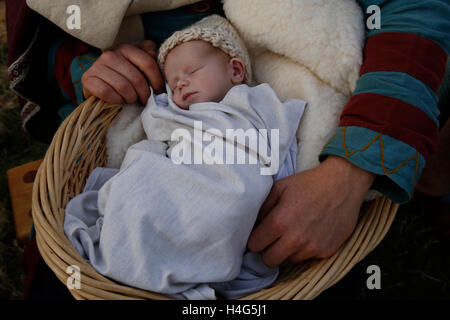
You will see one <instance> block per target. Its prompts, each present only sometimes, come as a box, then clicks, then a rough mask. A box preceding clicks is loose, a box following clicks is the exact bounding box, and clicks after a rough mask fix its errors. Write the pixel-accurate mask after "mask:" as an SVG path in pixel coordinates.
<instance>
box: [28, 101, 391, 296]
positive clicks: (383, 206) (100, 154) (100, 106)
mask: <svg viewBox="0 0 450 320" xmlns="http://www.w3.org/2000/svg"><path fill="white" fill-rule="evenodd" d="M120 109H121V106H119V105H110V104H107V103H105V102H103V101H100V100H98V99H96V98H93V97H91V98H89V99H87V100H86V101H85V102H84V103H82V104H81V105H80V106H79V107H78V108H77V109H76V110H74V111H73V112H72V113H71V115H70V116H69V117H68V118H67V119H66V120H65V121H64V122H63V123H62V125H61V126H60V128H59V129H58V131H57V132H56V134H55V136H54V138H53V141H52V143H51V145H50V147H49V149H48V151H47V154H46V156H45V158H44V161H43V163H42V164H41V167H40V168H39V171H38V173H37V176H36V180H35V183H34V188H33V203H32V204H33V209H32V212H33V220H34V224H35V229H36V238H37V244H38V248H39V251H40V253H41V255H42V257H43V258H44V260H45V262H46V263H47V265H48V266H49V267H50V268H51V269H52V270H53V272H54V273H55V274H56V276H57V277H58V278H59V279H60V280H61V281H62V282H63V283H64V284H66V283H67V280H68V277H69V276H70V274H69V273H67V272H66V271H67V268H68V267H69V266H71V265H76V266H78V267H79V268H80V270H81V277H80V281H81V288H80V289H73V290H70V292H71V293H72V295H73V296H74V297H75V298H77V299H167V298H166V297H164V296H162V295H159V294H154V293H151V292H146V291H143V290H138V289H135V288H131V287H127V286H124V285H120V284H118V283H116V282H113V281H111V280H109V279H107V278H105V277H103V276H102V275H100V274H99V273H98V272H97V271H96V270H95V269H94V268H92V267H91V266H90V265H89V264H88V263H87V262H85V261H84V260H83V259H82V258H81V256H80V255H79V254H78V252H77V251H76V250H75V248H74V247H73V246H72V244H71V243H70V242H69V240H68V239H67V238H66V236H65V234H64V230H63V222H64V208H65V206H66V204H67V202H68V201H69V199H71V198H72V197H74V196H75V195H77V194H78V193H80V192H81V191H82V189H83V186H84V184H85V182H86V180H87V177H88V176H89V173H90V172H91V171H92V170H93V169H94V168H95V167H97V166H104V165H105V163H106V152H105V151H106V150H105V143H104V142H105V135H106V133H107V130H108V127H109V126H110V125H111V123H112V122H113V120H114V118H115V117H116V116H117V114H118V113H119V111H120ZM397 209H398V205H397V204H394V203H392V202H391V201H390V200H388V199H387V198H385V197H382V198H379V199H377V200H375V201H373V202H371V203H369V204H367V205H366V206H364V207H363V210H362V211H361V214H360V219H359V221H358V224H357V226H356V228H355V230H354V232H353V234H352V235H351V237H350V238H349V239H348V240H347V241H346V242H345V243H344V245H343V246H342V247H341V248H340V249H339V251H338V252H337V253H336V254H334V255H333V256H332V257H330V258H328V259H322V260H313V261H309V262H306V263H303V264H292V265H283V266H282V267H281V269H280V277H279V279H278V280H277V281H276V282H275V283H274V284H273V285H272V286H271V287H270V288H266V289H264V290H261V291H259V292H256V293H254V294H251V295H249V296H247V297H245V298H243V299H313V298H315V297H317V296H318V295H319V294H320V293H321V292H323V291H324V290H326V289H327V288H329V287H331V286H332V285H334V284H335V283H336V282H338V281H339V280H340V279H341V278H342V277H343V276H345V275H346V274H347V273H348V272H349V271H350V269H351V268H352V267H353V266H354V265H355V264H356V263H357V262H359V261H361V260H362V259H363V258H364V257H365V256H366V255H367V254H369V253H370V252H371V251H372V250H373V249H374V248H375V247H376V246H377V245H378V244H379V243H380V241H381V240H382V239H383V238H384V236H385V234H386V232H387V231H388V230H389V227H390V226H391V223H392V221H393V219H394V217H395V214H396V212H397Z"/></svg>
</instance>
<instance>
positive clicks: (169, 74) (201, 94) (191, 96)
mask: <svg viewBox="0 0 450 320" xmlns="http://www.w3.org/2000/svg"><path fill="white" fill-rule="evenodd" d="M231 60H232V59H230V57H229V56H227V55H226V54H225V53H224V52H222V51H220V50H218V49H216V48H214V47H213V46H212V45H210V44H209V43H207V42H205V41H201V40H196V41H189V42H185V43H182V44H180V45H178V46H177V47H175V48H174V49H172V50H171V51H170V52H169V54H168V55H167V58H166V62H165V65H164V73H165V76H166V80H167V82H168V84H169V87H170V89H171V90H172V98H173V101H174V102H175V103H176V104H177V105H178V106H179V107H180V108H182V109H189V106H190V105H191V104H193V103H198V102H220V101H221V100H222V99H223V98H224V97H225V95H226V93H227V92H228V91H229V90H230V89H231V88H232V87H233V86H234V85H236V84H237V83H236V77H235V74H236V70H235V68H234V67H233V63H232V62H231ZM233 60H234V59H233ZM244 72H245V71H244ZM242 79H243V77H242ZM240 82H242V80H241V81H240Z"/></svg>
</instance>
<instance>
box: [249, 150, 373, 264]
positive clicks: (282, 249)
mask: <svg viewBox="0 0 450 320" xmlns="http://www.w3.org/2000/svg"><path fill="white" fill-rule="evenodd" d="M374 179H375V175H374V174H373V173H370V172H367V171H365V170H362V169H360V168H358V167H357V166H355V165H353V164H352V163H350V162H349V161H347V160H346V159H344V158H340V157H334V156H330V157H328V158H327V159H326V160H325V161H324V162H322V163H321V164H320V165H319V166H318V167H317V168H314V169H310V170H306V171H303V172H299V173H297V174H295V175H292V176H289V177H286V178H284V179H280V180H278V181H277V182H275V183H274V185H273V187H272V190H271V192H270V193H269V195H268V197H267V199H266V200H265V202H264V203H263V205H262V207H261V210H260V213H259V217H258V221H257V225H256V226H255V228H254V229H253V231H252V233H251V235H250V238H249V240H248V244H247V245H248V248H249V249H250V250H251V251H254V252H261V257H262V260H263V262H264V263H265V264H266V265H267V266H270V267H273V266H278V265H279V264H280V263H282V262H283V261H285V260H288V261H291V262H300V261H304V260H307V259H309V258H326V257H330V256H331V255H333V254H334V253H335V252H336V251H337V250H338V249H339V247H340V246H341V245H342V244H343V243H344V241H345V240H346V239H347V238H348V237H349V236H350V235H351V233H352V232H353V229H354V228H355V226H356V223H357V220H358V214H359V211H360V208H361V205H362V203H363V201H364V196H365V194H366V192H367V191H368V190H369V188H370V186H371V185H372V183H373V181H374Z"/></svg>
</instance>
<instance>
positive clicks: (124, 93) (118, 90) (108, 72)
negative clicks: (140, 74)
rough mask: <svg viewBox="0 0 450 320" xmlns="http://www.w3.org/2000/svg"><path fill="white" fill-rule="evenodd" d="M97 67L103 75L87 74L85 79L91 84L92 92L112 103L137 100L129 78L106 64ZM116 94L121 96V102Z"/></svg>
mask: <svg viewBox="0 0 450 320" xmlns="http://www.w3.org/2000/svg"><path fill="white" fill-rule="evenodd" d="M96 69H97V72H98V73H99V74H100V75H101V77H95V76H92V77H89V76H87V79H86V80H85V83H86V84H91V85H90V86H89V88H90V89H89V91H90V92H91V93H92V94H94V95H96V96H97V97H99V98H101V99H103V100H105V101H107V102H110V103H133V102H135V101H136V100H137V93H136V90H135V89H134V88H133V86H132V84H131V83H130V82H129V81H128V79H127V78H125V77H123V76H122V75H121V74H120V73H118V72H117V71H115V70H113V69H110V68H109V67H107V66H105V65H98V66H97V68H96ZM95 79H97V80H95ZM105 84H106V85H105ZM111 89H112V90H111ZM115 94H117V95H119V96H120V102H119V101H118V100H117V98H116V95H115ZM111 99H113V100H114V101H112V100H111Z"/></svg>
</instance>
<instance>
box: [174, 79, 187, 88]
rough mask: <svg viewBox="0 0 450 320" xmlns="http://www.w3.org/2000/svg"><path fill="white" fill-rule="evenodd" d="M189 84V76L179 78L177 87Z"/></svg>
mask: <svg viewBox="0 0 450 320" xmlns="http://www.w3.org/2000/svg"><path fill="white" fill-rule="evenodd" d="M188 85H189V80H188V79H187V78H182V79H180V80H178V83H177V87H180V88H181V87H186V86H188Z"/></svg>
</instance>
